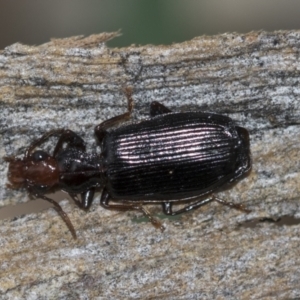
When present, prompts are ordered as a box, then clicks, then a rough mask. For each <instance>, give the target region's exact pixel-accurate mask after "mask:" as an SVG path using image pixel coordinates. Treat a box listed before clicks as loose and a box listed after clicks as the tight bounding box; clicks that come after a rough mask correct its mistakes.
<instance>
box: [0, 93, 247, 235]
mask: <svg viewBox="0 0 300 300" xmlns="http://www.w3.org/2000/svg"><path fill="white" fill-rule="evenodd" d="M126 96H127V99H128V112H126V113H124V114H122V115H119V116H116V117H114V118H111V119H109V120H107V121H105V122H103V123H101V124H100V125H98V126H97V127H96V128H95V134H96V136H97V138H98V140H99V143H100V146H101V149H102V151H101V153H100V154H97V153H87V152H86V149H85V144H84V141H83V140H82V139H81V138H80V137H79V136H78V135H77V134H76V133H74V132H73V131H71V130H64V129H59V130H53V131H50V132H49V133H46V134H45V135H44V136H42V137H41V138H40V139H38V140H36V141H34V142H33V143H32V144H31V145H30V146H29V148H28V149H27V151H26V153H25V156H24V158H23V159H17V158H15V157H6V158H5V159H6V161H8V162H9V172H8V178H9V181H10V184H9V187H11V188H19V187H20V186H25V187H26V188H27V190H28V191H29V193H30V194H32V195H33V196H35V197H37V198H42V199H44V200H47V201H49V202H51V203H52V204H53V205H54V208H55V209H56V210H57V211H58V213H59V214H60V215H61V216H62V218H63V219H64V221H65V222H66V224H67V225H68V227H69V229H70V231H71V232H72V234H73V237H74V238H76V233H75V230H74V227H73V225H72V223H71V221H70V220H69V218H68V216H67V215H66V214H65V212H64V211H63V210H62V208H61V207H60V205H59V204H58V203H57V202H55V201H54V200H52V199H50V198H48V197H46V196H45V193H48V192H49V191H50V190H53V189H61V190H64V191H66V192H67V193H69V194H70V196H71V197H72V198H73V199H74V200H75V203H76V204H77V205H78V206H79V207H80V208H82V209H88V208H89V207H90V205H91V203H92V201H93V198H94V194H95V191H96V189H99V188H100V189H101V188H102V189H103V191H102V196H101V200H100V205H101V206H103V207H104V208H107V209H113V210H139V211H142V212H143V213H144V214H145V215H146V216H148V217H149V219H150V220H151V222H152V223H153V225H155V226H156V227H160V228H161V229H163V227H162V225H161V224H160V222H159V221H157V220H156V219H154V218H152V216H151V215H150V213H149V212H148V210H146V209H145V207H144V206H143V204H147V203H160V204H162V208H163V212H164V213H165V214H167V215H176V214H180V213H184V212H187V211H190V210H193V209H196V208H198V207H200V206H203V205H205V204H207V203H209V202H211V201H213V200H216V201H218V202H219V203H222V204H224V205H228V206H231V207H233V208H237V209H241V210H244V211H247V210H246V209H244V208H243V206H242V205H236V204H233V203H230V202H225V201H223V200H221V199H219V198H216V197H215V196H214V195H213V193H214V192H216V191H217V190H218V189H220V188H221V187H223V186H224V185H226V184H228V183H231V182H233V181H235V180H237V179H238V178H240V177H241V176H242V175H244V174H245V173H247V172H248V171H249V170H250V168H251V158H250V145H249V134H248V131H247V130H246V129H244V128H242V127H239V126H236V125H235V124H234V122H233V121H232V120H231V119H230V118H228V117H225V116H222V115H218V114H213V113H201V112H186V113H176V112H171V111H170V110H169V109H168V108H166V107H165V106H163V105H162V104H159V103H158V102H152V103H151V106H150V116H151V118H150V119H148V120H144V121H141V122H137V123H132V124H129V125H123V126H120V127H118V128H115V129H112V127H114V126H115V125H116V124H117V123H119V122H121V121H125V120H128V119H129V118H130V114H131V111H132V106H133V105H132V103H133V101H132V97H131V89H129V88H128V89H126ZM108 129H110V130H109V131H108ZM53 135H55V136H59V139H58V142H57V144H56V146H55V148H54V151H53V154H52V155H50V154H48V153H46V152H44V151H41V150H36V151H34V149H35V148H37V147H38V146H40V145H41V144H42V143H44V142H45V141H46V140H48V139H49V138H50V137H51V136H53ZM78 194H81V200H79V199H78V197H77V195H78ZM208 196H209V197H208ZM110 200H113V201H114V202H118V203H117V204H111V203H110ZM184 202H187V205H186V206H185V207H184V208H181V209H179V210H177V211H173V204H177V203H184Z"/></svg>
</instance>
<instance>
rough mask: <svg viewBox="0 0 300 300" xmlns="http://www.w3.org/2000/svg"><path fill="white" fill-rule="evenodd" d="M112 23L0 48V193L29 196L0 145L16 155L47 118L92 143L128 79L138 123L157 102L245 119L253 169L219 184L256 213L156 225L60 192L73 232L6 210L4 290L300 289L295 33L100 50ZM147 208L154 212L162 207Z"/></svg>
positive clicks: (120, 105)
mask: <svg viewBox="0 0 300 300" xmlns="http://www.w3.org/2000/svg"><path fill="white" fill-rule="evenodd" d="M117 35H118V33H110V34H107V33H104V34H99V35H93V36H90V37H72V38H67V39H58V40H52V41H51V42H49V43H47V44H44V45H40V46H26V45H21V44H14V45H11V46H9V47H6V48H5V49H4V50H1V51H0V111H1V118H0V130H1V139H0V161H1V164H0V176H1V177H0V178H1V179H0V196H1V198H0V199H1V200H0V205H1V206H2V207H4V206H7V205H10V204H17V203H20V202H28V201H29V200H30V198H29V197H28V195H27V193H26V192H25V191H24V190H23V191H22V190H21V191H13V190H9V189H8V188H7V187H6V181H7V179H6V174H7V167H8V165H7V163H6V162H4V161H3V156H9V155H15V154H17V155H20V157H21V156H22V154H23V153H24V150H25V148H26V147H27V146H28V145H29V144H30V142H31V141H32V140H34V139H36V138H38V137H40V136H41V135H42V134H43V133H44V132H46V131H48V130H51V129H54V128H69V129H71V130H73V131H75V132H77V133H78V134H79V135H80V136H82V137H83V138H84V139H85V141H86V143H87V147H88V149H89V151H99V148H98V147H96V145H97V144H96V141H95V139H94V135H93V129H94V127H95V126H96V125H97V124H99V123H100V122H101V121H103V120H106V119H108V118H111V117H112V116H116V115H118V114H120V113H123V112H125V111H126V107H127V104H126V97H125V95H124V92H123V90H124V88H126V87H129V86H130V87H132V88H133V98H134V112H133V116H132V119H133V120H134V121H137V120H139V119H143V118H146V117H148V114H149V104H150V102H151V101H153V100H157V101H160V102H161V103H163V104H164V105H166V106H167V107H169V108H170V109H172V110H174V111H188V110H192V111H193V110H201V111H207V112H216V113H221V114H225V115H228V116H230V117H231V118H233V119H234V120H236V122H237V124H239V125H240V126H243V127H245V128H247V129H248V130H249V132H250V137H251V151H252V161H253V168H252V171H251V173H250V174H249V176H248V177H246V178H244V179H242V180H241V181H239V182H238V183H237V184H236V185H235V186H233V187H232V188H231V189H229V190H226V191H223V192H221V193H218V196H219V197H220V198H222V199H225V200H228V201H233V202H235V203H243V204H244V205H245V206H246V207H247V208H249V209H251V211H252V212H251V213H249V214H245V213H243V212H240V211H236V210H234V209H230V208H228V207H224V206H221V205H220V204H218V203H210V204H209V205H207V206H205V207H202V208H201V209H198V210H196V211H193V212H191V213H188V214H183V215H181V216H180V217H177V218H168V219H166V218H165V219H162V222H163V224H164V226H165V228H166V230H165V231H164V232H163V233H162V232H160V231H159V230H156V229H154V228H153V226H152V225H151V224H150V223H149V222H146V220H145V219H144V217H142V216H141V214H140V213H138V212H111V211H107V210H105V209H103V208H101V207H100V206H99V197H98V198H97V199H95V201H94V204H93V206H92V209H91V210H90V211H89V212H84V211H81V210H79V209H78V208H76V207H74V206H72V205H71V204H70V203H69V202H66V201H64V202H61V204H62V206H63V208H64V209H65V211H66V212H67V213H68V215H69V217H70V219H71V220H72V222H73V224H74V227H75V229H76V231H77V235H78V239H77V240H74V239H73V238H72V235H71V234H70V232H69V231H68V229H67V228H66V226H65V223H64V222H63V221H62V220H61V218H60V217H59V216H58V215H57V214H56V213H55V211H53V210H52V209H48V210H45V211H42V212H40V213H35V214H30V215H25V216H22V217H19V218H14V219H13V220H9V219H6V220H1V221H0V264H1V272H0V295H1V298H2V299H21V298H26V299H294V298H298V297H300V258H299V248H300V225H299V222H298V221H297V218H300V160H299V156H300V155H299V149H300V88H299V86H300V60H299V49H300V31H279V32H273V33H267V32H251V33H248V34H232V33H228V34H222V35H217V36H211V37H207V36H203V37H198V38H195V39H193V40H191V41H187V42H184V43H181V44H173V45H169V46H151V45H147V46H134V45H132V46H130V47H128V48H120V49H112V48H108V47H107V46H106V44H105V42H106V41H107V40H108V39H111V38H114V37H116V36H117ZM54 142H55V141H54V140H53V143H54ZM53 143H52V144H51V143H48V144H46V145H45V147H46V149H50V148H51V145H53ZM50 196H51V195H50ZM148 208H149V210H150V211H151V212H152V213H153V214H154V215H155V216H156V217H161V216H162V214H161V207H160V206H159V205H156V206H155V205H154V206H149V207H148ZM287 217H289V218H287ZM280 218H281V220H286V219H292V220H293V224H292V225H290V224H288V223H287V222H283V221H281V222H274V221H276V220H279V219H280ZM262 221H264V222H262Z"/></svg>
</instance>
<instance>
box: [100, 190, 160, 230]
mask: <svg viewBox="0 0 300 300" xmlns="http://www.w3.org/2000/svg"><path fill="white" fill-rule="evenodd" d="M110 200H111V197H110V195H109V193H108V192H107V190H106V189H103V192H102V195H101V199H100V205H101V206H102V207H103V208H106V209H109V210H118V211H128V210H138V211H141V212H142V213H143V214H144V215H145V216H146V217H147V218H148V219H149V221H150V222H151V223H152V225H153V226H154V227H155V228H158V229H160V230H161V231H164V230H165V228H164V226H163V225H162V224H161V222H160V221H158V220H157V219H155V218H154V217H153V216H152V215H151V214H150V212H149V211H148V210H147V209H146V208H145V207H143V206H142V205H136V204H109V201H110Z"/></svg>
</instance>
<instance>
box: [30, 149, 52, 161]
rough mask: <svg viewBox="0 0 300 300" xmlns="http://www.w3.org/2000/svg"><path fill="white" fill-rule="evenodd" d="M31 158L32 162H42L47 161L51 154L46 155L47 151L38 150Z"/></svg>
mask: <svg viewBox="0 0 300 300" xmlns="http://www.w3.org/2000/svg"><path fill="white" fill-rule="evenodd" d="M31 157H32V160H34V161H42V160H46V159H47V158H48V157H49V154H48V153H46V152H45V151H41V150H38V151H35V152H34V153H32V155H31Z"/></svg>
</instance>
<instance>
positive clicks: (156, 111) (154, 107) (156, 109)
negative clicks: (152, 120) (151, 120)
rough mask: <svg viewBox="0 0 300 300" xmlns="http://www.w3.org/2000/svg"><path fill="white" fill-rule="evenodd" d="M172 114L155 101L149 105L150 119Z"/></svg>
mask: <svg viewBox="0 0 300 300" xmlns="http://www.w3.org/2000/svg"><path fill="white" fill-rule="evenodd" d="M170 112H172V111H171V110H170V109H169V108H167V107H165V106H164V105H162V104H161V103H159V102H157V101H153V102H151V104H150V117H155V116H157V115H163V114H168V113H170Z"/></svg>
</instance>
